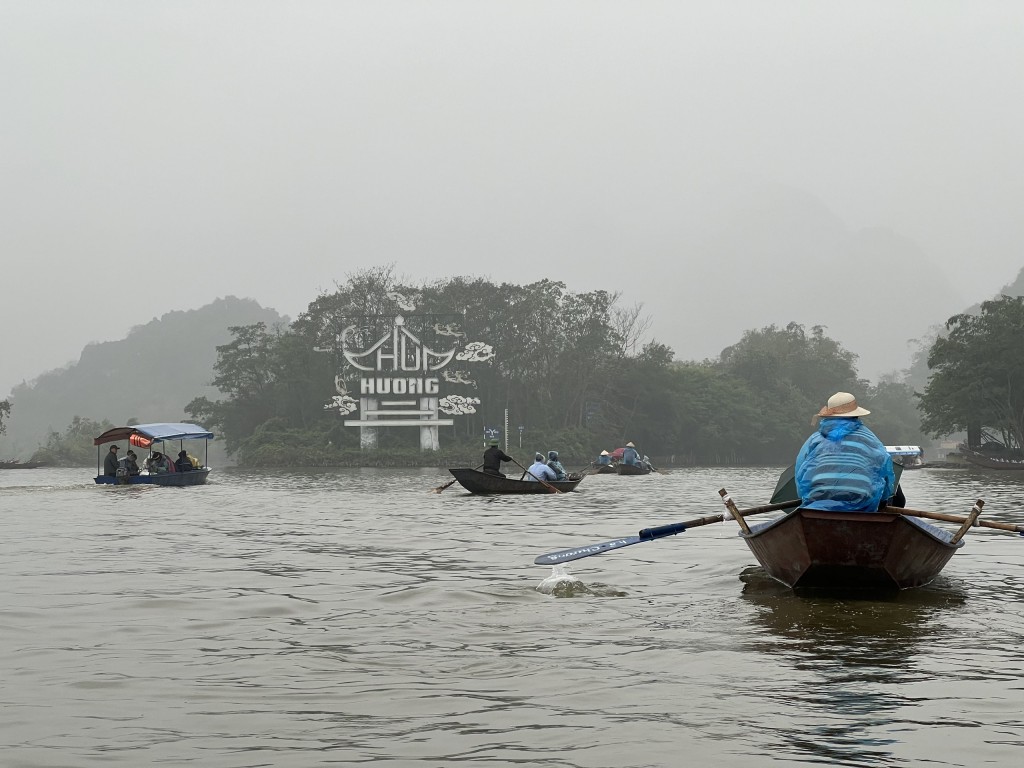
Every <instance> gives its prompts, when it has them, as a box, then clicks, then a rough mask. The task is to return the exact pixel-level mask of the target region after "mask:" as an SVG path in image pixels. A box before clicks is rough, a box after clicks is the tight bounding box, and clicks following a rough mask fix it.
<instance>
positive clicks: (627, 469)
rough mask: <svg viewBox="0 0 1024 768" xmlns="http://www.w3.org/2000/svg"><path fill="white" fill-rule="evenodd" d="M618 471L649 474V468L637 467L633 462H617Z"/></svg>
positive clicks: (624, 473) (622, 473)
mask: <svg viewBox="0 0 1024 768" xmlns="http://www.w3.org/2000/svg"><path fill="white" fill-rule="evenodd" d="M618 473H619V474H620V475H649V474H651V468H650V467H637V466H635V465H633V464H619V467H618Z"/></svg>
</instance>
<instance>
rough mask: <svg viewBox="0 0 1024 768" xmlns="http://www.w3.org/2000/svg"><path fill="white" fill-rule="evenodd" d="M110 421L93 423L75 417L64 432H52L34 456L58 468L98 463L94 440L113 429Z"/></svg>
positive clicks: (89, 420)
mask: <svg viewBox="0 0 1024 768" xmlns="http://www.w3.org/2000/svg"><path fill="white" fill-rule="evenodd" d="M113 426H114V425H113V424H111V423H110V422H109V421H106V420H103V421H93V420H92V419H85V418H82V417H81V416H75V417H74V418H73V419H72V420H71V423H70V424H69V425H68V426H67V428H66V429H65V430H64V431H63V432H50V434H49V435H48V437H47V438H46V444H45V445H43V446H41V447H40V448H39V449H38V450H36V452H35V453H34V454H33V455H32V458H31V461H41V462H43V463H45V464H51V465H53V466H56V467H87V466H89V465H91V464H92V463H93V462H94V461H97V455H96V447H95V446H94V445H93V442H92V441H93V438H95V437H96V436H98V435H101V434H102V433H104V432H106V431H107V430H108V429H112V428H113Z"/></svg>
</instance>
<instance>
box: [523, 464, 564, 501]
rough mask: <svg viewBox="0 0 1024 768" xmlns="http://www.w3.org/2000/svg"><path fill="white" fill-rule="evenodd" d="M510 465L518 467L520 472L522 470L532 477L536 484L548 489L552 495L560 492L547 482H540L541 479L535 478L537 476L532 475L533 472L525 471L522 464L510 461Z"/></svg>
mask: <svg viewBox="0 0 1024 768" xmlns="http://www.w3.org/2000/svg"><path fill="white" fill-rule="evenodd" d="M512 463H513V464H515V465H516V466H517V467H519V468H520V469H521V470H523V472H525V473H526V474H528V475H529V476H530V477H532V478H533V479H534V480H536V481H537V482H539V483H542V484H543V485H544V486H545V487H547V489H548V490H549V491H551V492H552V493H561V491H560V490H558V489H557V488H555V486H553V485H552V484H551V483H549V482H547V481H545V480H542V479H541V478H539V477H537V476H536V475H535V474H533V472H531V471H530V470H528V469H527V468H526V467H524V466H523V465H522V464H520V463H519V462H518V461H516V460H515V459H512Z"/></svg>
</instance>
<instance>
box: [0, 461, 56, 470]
mask: <svg viewBox="0 0 1024 768" xmlns="http://www.w3.org/2000/svg"><path fill="white" fill-rule="evenodd" d="M44 466H46V465H45V464H44V463H43V462H41V461H18V460H17V459H5V460H3V461H0V469H37V468H39V467H44Z"/></svg>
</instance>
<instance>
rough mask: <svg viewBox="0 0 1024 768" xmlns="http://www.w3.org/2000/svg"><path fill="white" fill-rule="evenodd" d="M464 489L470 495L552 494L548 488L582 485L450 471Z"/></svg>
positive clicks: (471, 471) (473, 471)
mask: <svg viewBox="0 0 1024 768" xmlns="http://www.w3.org/2000/svg"><path fill="white" fill-rule="evenodd" d="M448 471H449V472H451V473H452V475H454V476H455V479H456V480H457V481H458V482H459V485H461V486H462V487H463V488H465V489H466V490H467V491H469V492H470V493H551V489H550V488H549V487H548V486H554V487H555V488H557V489H558V490H560V491H573V490H576V486H577V485H579V484H580V480H582V479H583V478H579V479H576V480H555V481H547V485H545V484H544V483H539V482H537V481H535V480H517V479H514V478H511V477H498V476H497V475H491V474H488V473H486V472H481V471H479V470H476V469H470V468H469V467H461V468H456V469H449V470H448Z"/></svg>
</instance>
